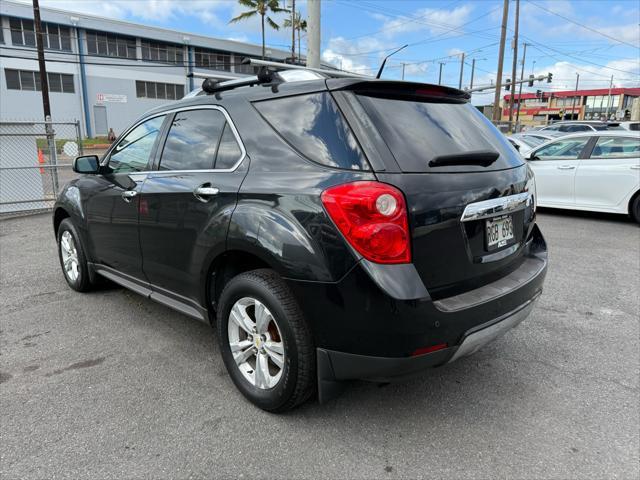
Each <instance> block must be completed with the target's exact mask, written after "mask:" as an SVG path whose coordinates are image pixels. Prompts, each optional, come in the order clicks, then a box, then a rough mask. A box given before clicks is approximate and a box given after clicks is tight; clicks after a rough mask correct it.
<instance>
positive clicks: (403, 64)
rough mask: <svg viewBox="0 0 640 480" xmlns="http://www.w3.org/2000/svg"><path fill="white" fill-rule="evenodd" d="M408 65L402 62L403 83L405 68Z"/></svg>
mask: <svg viewBox="0 0 640 480" xmlns="http://www.w3.org/2000/svg"><path fill="white" fill-rule="evenodd" d="M405 65H406V63H404V62H402V81H404V66H405Z"/></svg>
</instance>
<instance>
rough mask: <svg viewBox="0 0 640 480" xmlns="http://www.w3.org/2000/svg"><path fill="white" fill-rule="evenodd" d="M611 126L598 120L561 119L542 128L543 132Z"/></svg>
mask: <svg viewBox="0 0 640 480" xmlns="http://www.w3.org/2000/svg"><path fill="white" fill-rule="evenodd" d="M608 128H609V126H608V125H607V124H606V123H605V122H596V121H561V122H556V123H553V124H551V125H547V126H546V127H543V128H541V129H540V131H541V132H560V133H575V132H595V131H599V130H607V129H608Z"/></svg>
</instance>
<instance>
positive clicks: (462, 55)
mask: <svg viewBox="0 0 640 480" xmlns="http://www.w3.org/2000/svg"><path fill="white" fill-rule="evenodd" d="M463 72H464V52H462V54H461V55H460V80H459V81H458V88H459V89H461V90H462V73H463Z"/></svg>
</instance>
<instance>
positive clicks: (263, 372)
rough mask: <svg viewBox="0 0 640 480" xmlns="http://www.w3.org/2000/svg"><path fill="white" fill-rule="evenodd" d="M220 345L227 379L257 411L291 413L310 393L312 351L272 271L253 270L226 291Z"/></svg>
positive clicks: (313, 378)
mask: <svg viewBox="0 0 640 480" xmlns="http://www.w3.org/2000/svg"><path fill="white" fill-rule="evenodd" d="M217 326H218V329H217V330H218V342H219V344H220V350H221V352H222V358H223V360H224V363H225V366H226V367H227V371H228V372H229V375H230V377H231V379H232V380H233V382H234V384H235V385H236V387H237V388H238V389H239V390H240V392H242V394H243V395H244V396H245V397H246V398H247V399H249V400H250V401H251V402H252V403H254V404H255V405H256V406H258V407H260V408H262V409H264V410H267V411H271V412H283V411H286V410H290V409H291V408H294V407H295V406H297V405H299V404H300V403H302V402H304V401H305V400H307V399H308V398H309V397H310V396H311V394H312V393H313V391H314V386H315V381H316V374H315V351H314V348H313V342H312V339H311V334H310V331H309V328H308V326H307V324H306V321H305V320H304V318H303V316H302V313H301V311H300V308H299V307H298V305H297V303H296V301H295V299H294V298H293V295H292V294H291V292H290V290H289V288H288V287H287V285H286V284H285V283H284V282H283V281H282V279H281V278H280V277H279V275H278V274H276V273H275V272H274V271H272V270H266V269H264V270H253V271H250V272H246V273H243V274H240V275H238V276H237V277H234V278H233V279H232V280H231V281H230V282H229V283H228V284H227V286H226V287H225V289H224V290H223V292H222V294H221V296H220V303H219V309H218V318H217Z"/></svg>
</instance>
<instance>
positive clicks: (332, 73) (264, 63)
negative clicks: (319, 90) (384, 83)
mask: <svg viewBox="0 0 640 480" xmlns="http://www.w3.org/2000/svg"><path fill="white" fill-rule="evenodd" d="M242 64H243V65H258V66H261V67H271V68H274V69H280V70H308V71H311V72H316V73H321V74H323V75H327V76H329V77H347V78H353V77H357V78H373V77H371V76H370V75H360V74H359V73H351V72H344V71H342V70H332V69H329V68H312V67H306V66H304V65H294V64H290V63H280V62H271V61H269V60H257V59H255V58H248V57H245V58H244V59H243V60H242Z"/></svg>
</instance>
